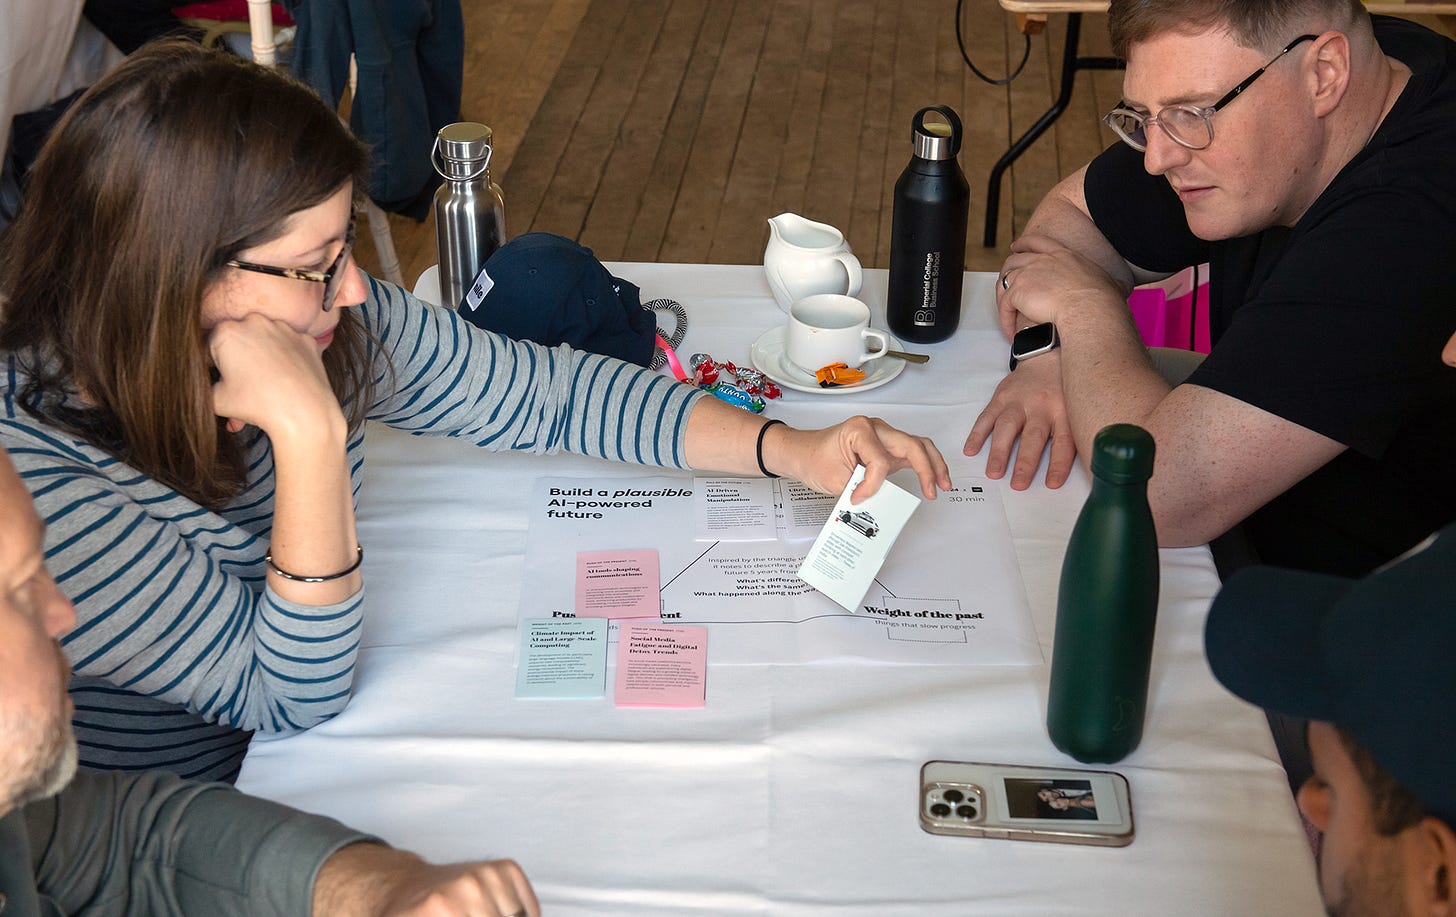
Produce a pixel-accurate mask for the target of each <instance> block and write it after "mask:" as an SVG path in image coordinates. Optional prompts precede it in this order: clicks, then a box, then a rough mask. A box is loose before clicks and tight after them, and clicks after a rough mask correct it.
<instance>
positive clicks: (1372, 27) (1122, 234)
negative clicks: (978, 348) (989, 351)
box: [966, 0, 1456, 576]
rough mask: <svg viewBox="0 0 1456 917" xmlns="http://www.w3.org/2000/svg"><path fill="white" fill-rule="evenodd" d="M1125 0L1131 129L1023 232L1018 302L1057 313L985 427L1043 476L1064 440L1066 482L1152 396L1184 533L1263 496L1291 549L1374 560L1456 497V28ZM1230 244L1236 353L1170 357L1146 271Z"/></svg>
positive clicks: (994, 466)
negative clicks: (1449, 346)
mask: <svg viewBox="0 0 1456 917" xmlns="http://www.w3.org/2000/svg"><path fill="white" fill-rule="evenodd" d="M1109 25H1110V29H1111V33H1112V41H1113V47H1114V49H1115V51H1116V52H1117V53H1118V54H1119V55H1120V56H1122V57H1123V58H1125V59H1126V60H1127V71H1126V75H1125V78H1124V81H1123V92H1124V98H1123V100H1122V102H1121V103H1119V104H1118V105H1117V106H1116V108H1115V110H1114V111H1112V112H1111V113H1110V114H1109V115H1108V116H1107V117H1106V119H1105V121H1106V123H1107V124H1108V125H1109V126H1110V127H1111V128H1112V129H1113V130H1114V131H1115V132H1116V133H1117V135H1118V136H1119V138H1120V139H1121V141H1122V142H1120V143H1118V144H1117V145H1115V146H1114V147H1112V148H1110V149H1108V150H1107V151H1105V152H1104V153H1103V154H1102V155H1100V156H1099V157H1097V159H1095V160H1094V161H1093V162H1092V163H1090V164H1089V165H1088V166H1086V167H1084V168H1083V169H1081V170H1080V171H1078V172H1077V173H1075V174H1074V175H1072V176H1070V177H1069V178H1067V179H1065V180H1064V181H1062V182H1061V183H1060V184H1059V185H1058V186H1057V187H1055V188H1054V189H1053V190H1052V191H1051V192H1050V193H1049V194H1048V195H1047V197H1046V199H1045V200H1043V201H1042V203H1041V205H1040V206H1039V207H1038V208H1037V210H1036V212H1035V214H1034V215H1033V217H1032V219H1031V220H1030V222H1029V223H1028V224H1027V227H1026V231H1025V233H1024V234H1023V235H1022V236H1021V238H1019V239H1018V240H1017V241H1016V242H1015V243H1013V245H1012V247H1011V248H1012V254H1011V256H1010V257H1008V258H1007V259H1006V262H1005V264H1004V266H1003V268H1002V271H1001V275H1000V282H999V284H998V288H997V291H996V295H997V300H998V305H999V308H1000V313H1001V320H1002V325H1003V330H1005V331H1006V333H1007V335H1008V336H1012V335H1013V333H1015V332H1017V331H1018V330H1019V329H1025V328H1028V327H1032V328H1033V330H1031V331H1025V332H1022V333H1021V334H1020V336H1019V337H1017V338H1016V340H1015V343H1014V344H1013V355H1014V357H1013V371H1012V372H1010V373H1009V374H1008V375H1007V377H1006V379H1005V380H1003V382H1002V384H1001V385H1000V386H999V387H998V389H997V391H996V394H995V396H994V397H993V398H992V401H991V403H990V404H989V405H988V406H987V407H986V409H985V410H984V411H983V412H982V413H981V415H980V416H979V417H978V418H977V419H976V422H975V424H974V426H973V428H972V430H971V433H970V436H969V437H968V439H967V441H966V452H967V453H970V454H975V453H977V452H979V451H980V450H981V449H982V448H983V447H987V448H988V454H987V473H988V474H989V475H991V476H992V477H1000V476H1001V475H1002V474H1005V473H1006V470H1007V468H1008V466H1009V467H1010V468H1011V475H1012V487H1013V488H1016V489H1023V488H1025V487H1027V486H1029V485H1030V483H1031V481H1032V479H1033V477H1034V475H1035V474H1036V471H1037V467H1038V464H1039V462H1040V460H1041V456H1042V452H1043V448H1044V447H1046V446H1048V444H1049V446H1050V459H1049V464H1048V468H1047V472H1046V481H1047V484H1048V486H1051V487H1057V486H1060V484H1061V483H1062V482H1063V481H1064V480H1065V479H1066V475H1067V473H1068V471H1069V470H1070V467H1071V464H1072V461H1073V459H1074V458H1075V455H1076V453H1077V452H1081V453H1082V454H1084V455H1085V454H1087V452H1088V448H1089V446H1090V443H1091V440H1092V437H1093V436H1094V435H1095V434H1096V432H1097V430H1099V429H1100V428H1102V427H1103V426H1105V425H1106V424H1109V423H1114V422H1132V423H1137V424H1140V425H1142V426H1144V427H1146V428H1147V429H1148V430H1149V431H1150V432H1151V433H1152V434H1153V437H1154V439H1155V440H1156V441H1157V446H1158V457H1157V465H1156V471H1155V474H1154V477H1153V480H1152V482H1151V485H1150V491H1149V497H1150V500H1151V502H1152V506H1153V513H1154V517H1155V520H1156V523H1157V527H1158V535H1159V539H1160V541H1161V542H1162V543H1163V544H1165V545H1192V544H1202V543H1204V542H1208V541H1210V540H1212V539H1214V538H1216V537H1217V536H1219V535H1221V534H1222V533H1224V532H1226V531H1228V530H1229V529H1231V528H1233V527H1235V526H1237V525H1238V524H1239V523H1240V522H1241V521H1243V522H1245V524H1244V526H1242V527H1241V531H1242V533H1243V534H1244V535H1246V536H1247V539H1246V542H1247V544H1248V545H1250V546H1251V547H1252V549H1253V554H1254V555H1255V556H1256V557H1258V558H1259V559H1261V560H1263V561H1264V562H1267V563H1277V564H1280V565H1283V566H1288V567H1296V568H1300V569H1306V570H1319V571H1324V572H1329V573H1338V574H1343V575H1347V576H1353V575H1359V574H1363V573H1365V572H1368V571H1369V570H1370V569H1372V568H1373V567H1375V566H1377V565H1379V564H1380V563H1383V562H1385V561H1387V560H1389V559H1390V558H1392V557H1394V556H1397V555H1399V554H1400V553H1401V552H1403V551H1404V550H1406V549H1408V548H1409V547H1411V546H1412V545H1413V544H1415V543H1417V542H1418V541H1420V540H1421V538H1423V537H1424V536H1425V535H1426V534H1427V533H1429V532H1431V531H1433V530H1435V529H1438V528H1440V527H1441V526H1442V525H1443V524H1445V523H1447V522H1449V521H1451V520H1453V519H1456V475H1453V474H1452V473H1451V470H1450V469H1451V462H1452V457H1453V455H1456V373H1453V372H1452V370H1451V368H1450V367H1448V366H1444V365H1442V364H1441V363H1440V361H1439V360H1437V359H1436V356H1437V354H1438V352H1439V350H1440V348H1439V344H1433V343H1432V342H1440V341H1445V340H1446V339H1447V338H1448V337H1450V335H1451V333H1452V330H1453V328H1456V166H1453V163H1456V72H1453V71H1456V44H1453V43H1452V42H1451V41H1449V40H1447V39H1446V38H1444V37H1441V36H1438V35H1436V34H1435V33H1433V32H1430V31H1429V30H1427V29H1424V28H1421V27H1420V26H1417V25H1415V24H1413V23H1409V22H1405V21H1402V20H1395V19H1386V18H1383V17H1381V18H1377V19H1375V20H1374V21H1373V22H1372V20H1371V17H1370V16H1369V15H1368V14H1367V13H1366V12H1365V10H1364V8H1363V7H1362V6H1361V4H1360V3H1359V2H1357V0H1242V2H1233V0H1229V2H1223V3H1212V2H1207V0H1203V2H1198V0H1113V2H1112V4H1111V8H1110V10H1109ZM1205 261H1206V262H1210V263H1211V284H1210V326H1211V330H1212V332H1213V342H1214V347H1213V350H1212V353H1211V354H1210V355H1209V356H1208V358H1207V359H1206V360H1204V361H1203V362H1202V363H1201V364H1196V363H1195V362H1194V361H1192V360H1186V359H1185V360H1183V361H1182V362H1183V363H1184V364H1185V365H1182V366H1170V365H1167V364H1166V363H1164V362H1159V363H1155V362H1154V357H1161V355H1150V354H1149V352H1148V351H1147V350H1145V349H1144V347H1143V346H1142V343H1141V341H1140V339H1139V338H1138V335H1137V332H1136V329H1135V328H1134V326H1133V323H1132V321H1131V318H1130V316H1129V313H1128V310H1127V307H1126V305H1125V299H1126V296H1127V294H1128V292H1129V290H1130V289H1131V287H1132V286H1133V285H1134V284H1136V283H1144V282H1147V281H1150V280H1154V279H1157V278H1161V277H1166V276H1168V275H1170V274H1172V273H1175V272H1177V271H1179V270H1182V269H1184V268H1186V267H1189V266H1191V265H1196V264H1200V263H1202V262H1205ZM1047 323H1050V325H1051V326H1052V327H1043V326H1044V325H1046V324H1047ZM1053 329H1054V330H1053ZM1183 356H1185V357H1186V356H1191V355H1183ZM1018 438H1019V439H1020V446H1019V448H1018V449H1017V454H1016V458H1015V463H1014V465H1012V464H1011V461H1010V459H1011V452H1012V449H1013V445H1014V444H1015V443H1016V441H1017V440H1018ZM988 443H989V446H987V444H988ZM1227 543H1228V540H1225V544H1227Z"/></svg>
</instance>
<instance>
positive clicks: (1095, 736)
mask: <svg viewBox="0 0 1456 917" xmlns="http://www.w3.org/2000/svg"><path fill="white" fill-rule="evenodd" d="M1153 451H1154V446H1153V438H1152V437H1151V436H1149V435H1148V432H1147V431H1146V430H1144V429H1143V428H1142V427H1136V426H1133V425H1131V424H1113V425H1112V426H1109V427H1104V428H1103V429H1102V430H1101V431H1099V432H1098V434H1097V438H1096V439H1095V440H1094V441H1093V443H1092V461H1091V465H1092V493H1091V495H1090V496H1089V497H1088V498H1087V503H1086V504H1085V505H1084V506H1083V507H1082V514H1081V515H1080V516H1078V517H1077V524H1076V526H1075V527H1073V529H1072V538H1071V541H1069V542H1068V543H1067V556H1066V559H1065V560H1063V561H1062V582H1061V587H1060V589H1059V590H1058V593H1057V632H1056V640H1055V642H1054V643H1053V645H1052V682H1051V692H1050V695H1049V697H1048V700H1047V732H1048V733H1049V734H1050V735H1051V738H1052V742H1053V744H1055V745H1056V746H1057V748H1059V749H1061V750H1062V751H1064V752H1066V753H1067V754H1069V755H1071V756H1072V757H1073V758H1076V759H1077V760H1078V761H1084V762H1087V763H1099V764H1107V763H1110V762H1113V761H1119V760H1121V759H1122V758H1124V757H1126V756H1127V755H1128V754H1129V753H1130V752H1131V751H1132V750H1133V749H1134V748H1137V746H1138V742H1140V741H1141V740H1142V737H1143V713H1144V711H1145V710H1146V707H1147V700H1148V667H1149V664H1150V663H1151V661H1152V656H1153V629H1154V626H1155V625H1156V624H1157V618H1158V537H1157V533H1156V532H1155V531H1154V530H1153V513H1152V511H1151V510H1150V509H1149V508H1148V479H1149V478H1150V477H1152V476H1153Z"/></svg>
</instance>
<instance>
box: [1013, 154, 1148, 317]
mask: <svg viewBox="0 0 1456 917" xmlns="http://www.w3.org/2000/svg"><path fill="white" fill-rule="evenodd" d="M1086 177H1087V167H1086V166H1083V167H1082V168H1080V169H1078V170H1077V171H1075V172H1073V173H1072V174H1071V175H1068V176H1067V177H1066V178H1064V179H1062V180H1061V181H1059V182H1057V184H1056V185H1055V186H1053V187H1052V189H1051V190H1050V191H1048V192H1047V195H1046V197H1044V198H1042V200H1041V203H1040V204H1037V206H1036V210H1035V211H1034V212H1033V213H1032V215H1031V219H1030V220H1028V221H1027V224H1026V229H1025V230H1024V231H1023V232H1022V234H1021V237H1020V238H1019V239H1017V240H1016V241H1015V242H1012V243H1011V251H1012V253H1013V254H1014V253H1016V252H1019V251H1023V250H1025V248H1024V242H1025V241H1026V240H1028V239H1033V240H1034V239H1035V238H1037V237H1040V238H1043V239H1046V240H1049V241H1051V242H1053V243H1055V244H1056V245H1058V246H1060V247H1062V248H1066V249H1070V250H1071V251H1074V252H1076V253H1078V254H1079V255H1081V256H1082V257H1083V258H1086V259H1087V260H1088V261H1090V262H1092V263H1093V264H1095V265H1097V266H1098V267H1099V268H1101V269H1102V270H1103V272H1105V273H1106V274H1107V275H1108V276H1109V277H1111V278H1112V279H1113V280H1114V281H1116V282H1117V283H1118V284H1120V285H1121V286H1123V287H1125V288H1127V289H1128V290H1131V289H1132V288H1133V287H1134V286H1136V285H1137V284H1140V283H1149V282H1151V281H1154V280H1160V279H1162V278H1163V277H1166V276H1167V275H1166V274H1158V273H1154V272H1152V271H1147V270H1144V269H1142V268H1140V267H1137V266H1136V265H1134V264H1131V263H1130V262H1128V261H1127V260H1126V259H1125V258H1123V257H1122V255H1120V254H1118V252H1117V249H1115V248H1113V247H1112V243H1111V242H1109V241H1107V237H1106V236H1104V235H1103V234H1102V231H1101V230H1099V229H1098V228H1097V224H1096V223H1094V222H1093V221H1092V212H1091V210H1089V209H1088V207H1087V195H1086V192H1085V191H1084V186H1083V183H1084V181H1085V180H1086ZM1008 261H1009V259H1008ZM1006 273H1007V268H1006V267H1003V268H1002V274H1003V275H1005V274H1006ZM1003 292H1004V291H1003V290H1002V289H1001V288H1000V286H999V285H998V287H997V289H996V304H997V307H998V309H999V312H1000V318H1001V330H1002V331H1003V332H1005V334H1006V337H1007V339H1008V340H1009V339H1010V337H1011V335H1013V334H1015V333H1016V329H1017V328H1018V327H1023V326H1025V325H1026V324H1028V322H1027V321H1026V320H1021V321H1020V322H1018V320H1017V314H1016V310H1015V309H1014V308H1013V307H1012V305H1011V304H1010V303H1009V302H1007V301H1006V298H1005V297H1004V296H1003V295H1002V293H1003Z"/></svg>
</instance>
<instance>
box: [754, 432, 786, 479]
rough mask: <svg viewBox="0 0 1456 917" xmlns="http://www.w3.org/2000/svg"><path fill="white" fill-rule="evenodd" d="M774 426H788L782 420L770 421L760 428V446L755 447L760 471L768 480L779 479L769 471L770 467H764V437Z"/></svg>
mask: <svg viewBox="0 0 1456 917" xmlns="http://www.w3.org/2000/svg"><path fill="white" fill-rule="evenodd" d="M774 424H779V425H781V426H787V424H785V423H784V422H783V421H782V420H770V421H768V422H767V423H765V424H764V425H763V426H761V427H759V428H758V444H757V445H756V446H754V449H753V452H754V455H755V456H757V458H758V470H759V471H761V472H763V476H764V477H766V478H776V477H778V475H776V474H774V473H773V472H772V471H769V470H768V467H767V466H766V465H764V463H763V435H764V434H765V433H767V432H768V428H769V427H771V426H773V425H774Z"/></svg>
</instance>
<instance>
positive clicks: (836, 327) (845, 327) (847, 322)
mask: <svg viewBox="0 0 1456 917" xmlns="http://www.w3.org/2000/svg"><path fill="white" fill-rule="evenodd" d="M870 341H877V342H879V346H878V347H877V348H876V349H874V350H870V349H868V342H870ZM889 349H890V337H889V335H887V334H885V332H883V331H876V330H874V329H873V328H871V327H870V307H869V306H867V305H865V304H864V303H862V302H860V301H859V300H858V299H855V298H854V297H853V296H845V295H843V294H841V293H816V294H815V295H813V296H806V297H804V298H803V299H801V300H799V301H798V302H796V303H794V304H793V305H792V306H790V307H789V322H788V325H787V326H786V327H785V329H784V351H785V353H786V354H787V355H788V358H789V362H790V363H793V364H794V365H795V366H797V367H799V368H800V369H802V370H804V371H805V372H808V373H812V372H814V371H816V370H819V369H822V368H823V367H825V366H828V365H829V364H831V363H844V364H846V365H848V366H850V367H857V366H859V365H860V364H862V363H867V362H869V361H870V360H878V359H879V358H880V357H883V356H884V355H885V354H886V352H888V351H889Z"/></svg>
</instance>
